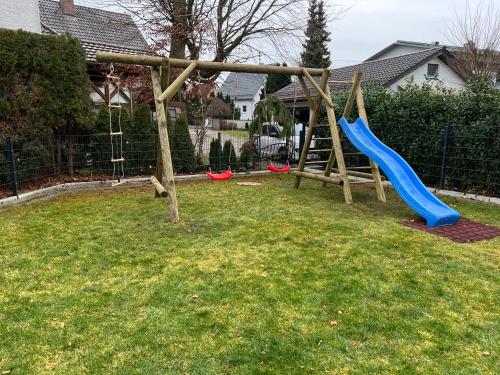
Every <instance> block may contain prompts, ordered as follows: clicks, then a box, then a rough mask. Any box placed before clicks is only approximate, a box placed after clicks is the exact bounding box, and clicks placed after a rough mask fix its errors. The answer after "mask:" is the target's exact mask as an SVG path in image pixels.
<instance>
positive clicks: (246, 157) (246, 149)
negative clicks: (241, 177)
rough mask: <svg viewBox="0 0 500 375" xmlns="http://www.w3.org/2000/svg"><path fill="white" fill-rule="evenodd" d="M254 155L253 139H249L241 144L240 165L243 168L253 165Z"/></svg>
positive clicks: (246, 168)
mask: <svg viewBox="0 0 500 375" xmlns="http://www.w3.org/2000/svg"><path fill="white" fill-rule="evenodd" d="M254 157H255V146H254V144H253V140H249V141H247V142H245V143H244V144H243V146H242V147H241V151H240V167H241V168H244V169H245V170H248V169H250V168H251V167H252V166H253V162H254Z"/></svg>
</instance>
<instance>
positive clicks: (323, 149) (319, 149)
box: [309, 148, 333, 152]
mask: <svg viewBox="0 0 500 375" xmlns="http://www.w3.org/2000/svg"><path fill="white" fill-rule="evenodd" d="M325 151H333V150H332V149H331V148H311V149H309V152H325Z"/></svg>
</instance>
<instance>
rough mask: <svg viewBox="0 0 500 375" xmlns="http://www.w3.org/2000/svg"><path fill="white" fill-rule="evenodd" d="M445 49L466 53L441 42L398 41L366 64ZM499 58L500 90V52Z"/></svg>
mask: <svg viewBox="0 0 500 375" xmlns="http://www.w3.org/2000/svg"><path fill="white" fill-rule="evenodd" d="M436 47H445V48H446V50H447V51H448V52H450V53H451V54H452V55H454V56H456V55H458V54H460V53H461V52H462V51H464V49H465V48H464V47H459V46H450V45H441V44H440V43H439V42H432V43H422V42H412V41H408V40H397V41H396V42H395V43H392V44H390V45H388V46H387V47H385V48H383V49H382V50H380V51H378V52H377V53H375V54H374V55H373V56H370V57H369V58H368V59H366V60H365V62H368V61H375V60H380V59H386V58H389V57H395V56H402V55H406V54H409V53H416V52H419V51H423V50H426V49H430V48H436ZM496 56H497V58H496V61H495V65H496V71H495V72H492V74H493V76H494V77H495V78H494V80H495V81H494V82H493V83H494V84H495V85H496V87H497V88H499V89H500V52H497V55H496Z"/></svg>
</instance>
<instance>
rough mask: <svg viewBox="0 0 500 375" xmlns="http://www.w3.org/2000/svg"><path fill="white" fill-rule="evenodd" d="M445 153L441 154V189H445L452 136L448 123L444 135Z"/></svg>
mask: <svg viewBox="0 0 500 375" xmlns="http://www.w3.org/2000/svg"><path fill="white" fill-rule="evenodd" d="M443 138H444V139H443V153H442V155H441V173H440V175H439V188H440V189H441V190H443V189H444V185H445V180H446V158H447V156H448V141H449V138H450V125H446V128H444V136H443Z"/></svg>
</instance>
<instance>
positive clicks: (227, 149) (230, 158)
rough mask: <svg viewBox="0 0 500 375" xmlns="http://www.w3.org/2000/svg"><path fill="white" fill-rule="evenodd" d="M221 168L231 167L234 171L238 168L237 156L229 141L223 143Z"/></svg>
mask: <svg viewBox="0 0 500 375" xmlns="http://www.w3.org/2000/svg"><path fill="white" fill-rule="evenodd" d="M222 166H223V167H225V168H228V167H231V169H234V170H236V169H237V168H238V156H237V155H236V152H235V151H234V146H233V143H232V142H231V141H230V140H227V141H225V142H224V147H223V149H222Z"/></svg>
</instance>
